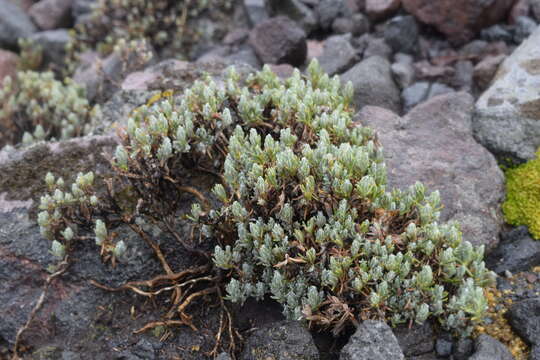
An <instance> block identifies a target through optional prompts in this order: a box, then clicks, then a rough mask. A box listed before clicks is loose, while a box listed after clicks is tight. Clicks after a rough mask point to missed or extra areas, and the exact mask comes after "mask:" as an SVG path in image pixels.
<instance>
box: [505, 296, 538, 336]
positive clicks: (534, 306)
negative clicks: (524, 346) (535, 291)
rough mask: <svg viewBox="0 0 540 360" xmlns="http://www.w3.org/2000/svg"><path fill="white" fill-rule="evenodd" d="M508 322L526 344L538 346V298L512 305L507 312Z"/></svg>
mask: <svg viewBox="0 0 540 360" xmlns="http://www.w3.org/2000/svg"><path fill="white" fill-rule="evenodd" d="M508 320H509V321H510V325H511V326H512V328H513V329H514V330H515V331H516V333H517V334H518V335H519V336H521V338H523V340H525V341H526V342H527V343H528V344H531V345H537V346H538V345H540V297H536V298H532V299H526V300H522V301H519V302H516V303H514V304H513V305H512V307H511V308H510V309H509V311H508Z"/></svg>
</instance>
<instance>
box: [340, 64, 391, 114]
mask: <svg viewBox="0 0 540 360" xmlns="http://www.w3.org/2000/svg"><path fill="white" fill-rule="evenodd" d="M341 81H342V82H343V83H346V82H347V81H351V82H352V84H353V86H354V104H355V105H356V108H357V109H361V108H362V107H363V106H365V105H374V106H380V107H383V108H385V109H389V110H391V111H393V112H395V113H400V112H401V99H400V94H399V89H398V86H397V85H396V83H395V82H394V79H393V78H392V73H391V70H390V63H389V62H388V60H386V59H384V58H381V57H379V56H372V57H370V58H367V59H365V60H363V61H361V62H360V63H358V64H356V65H355V66H353V67H352V68H351V69H350V70H348V71H347V72H345V73H344V74H343V75H342V76H341Z"/></svg>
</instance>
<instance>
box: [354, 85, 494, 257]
mask: <svg viewBox="0 0 540 360" xmlns="http://www.w3.org/2000/svg"><path fill="white" fill-rule="evenodd" d="M472 109H473V98H472V97H471V96H470V95H469V94H466V93H451V94H445V95H441V96H436V97H434V98H431V99H429V100H428V101H426V102H424V103H423V104H421V105H418V106H417V107H415V108H414V109H412V110H411V111H410V112H409V113H408V114H407V116H406V117H404V118H400V117H398V116H397V115H395V114H392V113H391V112H389V111H385V110H383V109H380V108H376V107H371V106H370V107H366V108H364V109H363V110H361V111H360V113H359V114H358V115H357V120H359V121H360V122H361V123H362V124H365V125H368V126H370V127H372V128H373V129H375V130H376V131H377V132H378V134H379V139H380V141H381V143H382V145H383V147H384V152H385V157H386V164H387V167H388V169H389V170H388V181H389V186H390V188H391V187H393V186H397V187H399V188H407V187H408V186H410V185H413V184H414V183H415V182H416V181H421V182H423V183H424V184H425V185H426V187H427V188H428V189H429V190H431V191H434V190H439V191H440V193H441V199H442V204H443V205H444V208H443V210H442V213H441V221H458V222H459V223H460V224H461V229H462V232H463V238H464V239H466V240H468V241H470V242H472V243H473V244H476V245H480V244H485V245H486V247H487V248H488V249H492V248H494V247H495V246H496V245H497V243H498V241H499V232H500V229H501V225H502V215H501V211H500V202H501V201H502V199H503V196H504V182H503V174H502V172H501V170H500V169H499V167H498V166H497V163H496V161H495V158H494V157H493V155H491V154H490V153H489V152H488V151H487V150H486V149H484V148H483V147H482V146H481V145H479V144H478V143H477V142H476V141H475V140H474V138H473V136H472V127H471V116H472ZM433 129H437V131H433Z"/></svg>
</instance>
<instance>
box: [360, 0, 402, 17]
mask: <svg viewBox="0 0 540 360" xmlns="http://www.w3.org/2000/svg"><path fill="white" fill-rule="evenodd" d="M400 4H401V0H366V13H367V15H368V16H369V17H370V18H372V19H373V20H381V19H384V18H387V17H389V16H390V15H392V14H393V13H394V12H396V11H397V10H398V9H399V5H400Z"/></svg>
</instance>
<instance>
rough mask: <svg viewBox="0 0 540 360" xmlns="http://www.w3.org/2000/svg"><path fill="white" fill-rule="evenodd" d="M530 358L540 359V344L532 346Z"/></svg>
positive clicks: (532, 359) (530, 359)
mask: <svg viewBox="0 0 540 360" xmlns="http://www.w3.org/2000/svg"><path fill="white" fill-rule="evenodd" d="M529 360H540V345H534V346H532V347H531V352H530V353H529Z"/></svg>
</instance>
